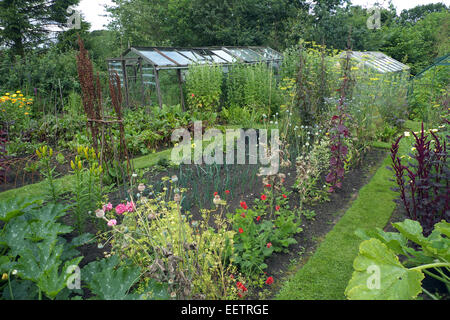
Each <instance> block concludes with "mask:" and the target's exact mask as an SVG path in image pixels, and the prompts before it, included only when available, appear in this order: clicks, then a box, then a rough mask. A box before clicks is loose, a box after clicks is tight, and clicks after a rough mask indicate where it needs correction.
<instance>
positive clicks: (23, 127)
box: [0, 91, 33, 136]
mask: <svg viewBox="0 0 450 320" xmlns="http://www.w3.org/2000/svg"><path fill="white" fill-rule="evenodd" d="M32 104H33V99H32V98H30V97H26V96H24V95H23V93H22V92H21V91H16V93H13V94H11V93H9V92H7V93H5V94H4V95H3V96H1V97H0V123H1V125H2V126H3V128H4V129H6V130H7V131H8V133H9V134H10V135H11V136H15V135H23V133H24V132H25V131H27V130H28V129H29V125H30V119H31V117H32V110H31V106H32Z"/></svg>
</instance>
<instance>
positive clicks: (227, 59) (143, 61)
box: [107, 46, 283, 110]
mask: <svg viewBox="0 0 450 320" xmlns="http://www.w3.org/2000/svg"><path fill="white" fill-rule="evenodd" d="M282 60H283V55H282V54H280V53H279V52H277V51H275V50H273V49H271V48H269V47H255V46H250V47H196V48H181V47H130V48H129V49H127V50H126V51H125V52H124V53H123V54H122V56H121V57H120V58H113V59H108V60H107V62H108V72H109V75H110V77H112V76H113V75H114V74H115V73H117V74H118V75H119V77H120V80H121V83H122V86H123V87H124V89H125V103H126V105H127V106H129V105H130V86H131V82H134V83H135V84H137V83H138V81H139V82H140V86H139V85H138V86H139V87H140V88H139V89H138V90H140V91H141V94H142V104H145V93H144V91H145V88H146V86H147V87H148V86H155V88H156V95H157V98H158V103H159V106H160V108H162V105H163V99H162V94H161V83H160V71H161V70H176V73H177V78H178V86H179V91H180V99H181V106H182V108H183V110H184V109H185V102H184V94H183V85H182V84H183V82H184V74H183V72H182V71H183V70H184V72H186V70H187V69H188V68H189V66H190V65H193V64H205V65H207V64H211V65H212V64H216V65H222V66H223V67H224V71H227V70H228V69H227V68H228V66H231V65H232V64H234V63H246V64H254V63H260V62H265V63H267V64H271V65H272V66H275V67H279V66H280V63H281V62H282ZM130 80H131V81H130Z"/></svg>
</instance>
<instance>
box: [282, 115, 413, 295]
mask: <svg viewBox="0 0 450 320" xmlns="http://www.w3.org/2000/svg"><path fill="white" fill-rule="evenodd" d="M407 125H408V128H411V129H413V130H414V129H415V130H417V128H418V127H417V124H416V123H407ZM411 141H412V139H411V138H404V139H403V140H402V142H401V145H400V153H401V154H407V153H408V148H410V145H411V144H410V143H411ZM390 164H391V159H390V156H387V157H386V158H385V159H384V161H383V163H382V165H381V167H380V168H379V169H378V170H377V172H376V173H375V175H374V176H373V177H372V179H371V180H370V182H369V183H368V184H367V185H365V186H364V187H363V188H362V189H361V190H360V192H359V196H358V198H357V199H356V200H355V201H354V203H353V205H352V206H351V207H350V208H349V209H348V210H347V212H346V213H345V215H344V216H343V217H342V218H341V220H340V221H339V222H338V223H337V224H336V226H335V227H334V228H333V230H331V231H330V232H329V233H328V234H327V236H326V237H325V239H324V240H323V242H322V243H321V244H320V245H319V248H318V249H317V251H316V252H315V253H314V255H313V256H312V257H311V258H310V259H309V260H308V262H307V263H306V264H305V265H304V266H303V267H302V268H301V269H300V270H299V271H298V272H297V273H296V274H295V275H294V276H292V277H291V278H290V279H288V280H287V281H286V282H285V283H284V285H283V287H282V288H281V290H280V292H279V293H278V295H277V296H276V298H275V299H277V300H343V299H345V295H344V291H345V288H346V287H347V283H348V281H349V280H350V278H351V276H352V273H353V261H354V259H355V258H356V256H357V254H358V248H359V244H360V243H361V240H360V239H359V238H358V237H356V235H355V234H354V232H355V231H356V230H357V229H358V228H362V229H367V228H374V227H379V228H384V227H385V226H386V224H387V223H388V222H389V219H390V217H391V215H392V213H393V211H394V209H395V202H394V201H393V200H394V199H395V198H396V197H397V193H396V192H394V191H391V187H393V186H394V185H395V182H392V181H390V179H392V178H393V176H392V171H390V170H388V169H387V168H386V167H387V166H389V165H390Z"/></svg>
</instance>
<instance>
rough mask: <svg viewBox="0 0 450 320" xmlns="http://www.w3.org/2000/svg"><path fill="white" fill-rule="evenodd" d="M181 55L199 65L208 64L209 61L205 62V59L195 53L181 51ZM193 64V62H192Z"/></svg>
mask: <svg viewBox="0 0 450 320" xmlns="http://www.w3.org/2000/svg"><path fill="white" fill-rule="evenodd" d="M180 53H181V54H183V55H185V56H186V57H188V58H189V59H191V60H194V61H195V62H197V63H208V61H207V60H205V58H204V57H202V56H200V55H198V54H196V53H195V52H193V51H180ZM191 63H192V62H191Z"/></svg>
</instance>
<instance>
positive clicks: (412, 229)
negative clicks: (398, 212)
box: [392, 219, 427, 245]
mask: <svg viewBox="0 0 450 320" xmlns="http://www.w3.org/2000/svg"><path fill="white" fill-rule="evenodd" d="M392 225H393V226H394V228H395V229H397V230H398V231H399V232H400V233H401V234H402V235H403V236H405V237H406V238H407V239H408V240H411V241H412V242H415V243H417V244H420V245H423V244H425V243H426V242H427V238H425V237H424V236H423V229H422V226H421V225H420V223H419V222H418V221H413V220H409V219H406V220H405V221H403V222H397V223H393V224H392Z"/></svg>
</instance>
